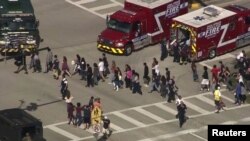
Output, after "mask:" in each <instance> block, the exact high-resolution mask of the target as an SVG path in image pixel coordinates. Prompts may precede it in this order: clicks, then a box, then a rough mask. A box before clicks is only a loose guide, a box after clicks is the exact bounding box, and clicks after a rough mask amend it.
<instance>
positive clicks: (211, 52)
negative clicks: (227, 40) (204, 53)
mask: <svg viewBox="0 0 250 141" xmlns="http://www.w3.org/2000/svg"><path fill="white" fill-rule="evenodd" d="M215 56H216V51H215V49H212V50H210V52H209V59H213V58H214V57H215Z"/></svg>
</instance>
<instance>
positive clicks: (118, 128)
mask: <svg viewBox="0 0 250 141" xmlns="http://www.w3.org/2000/svg"><path fill="white" fill-rule="evenodd" d="M110 128H112V129H115V130H116V131H120V130H124V129H123V128H121V127H120V126H117V125H115V124H114V123H110Z"/></svg>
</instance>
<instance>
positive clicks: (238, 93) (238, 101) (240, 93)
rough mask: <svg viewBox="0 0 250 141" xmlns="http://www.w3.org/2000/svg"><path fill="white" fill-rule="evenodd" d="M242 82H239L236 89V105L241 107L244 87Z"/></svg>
mask: <svg viewBox="0 0 250 141" xmlns="http://www.w3.org/2000/svg"><path fill="white" fill-rule="evenodd" d="M241 83H242V82H238V83H237V85H236V89H235V93H234V95H235V104H236V105H241V97H242V91H241V90H242V86H241Z"/></svg>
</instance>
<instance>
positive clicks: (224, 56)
mask: <svg viewBox="0 0 250 141" xmlns="http://www.w3.org/2000/svg"><path fill="white" fill-rule="evenodd" d="M228 58H236V56H235V55H233V54H231V53H227V54H224V55H221V56H217V57H215V58H213V59H208V60H205V61H202V62H200V63H199V64H200V65H202V66H206V67H207V68H209V69H212V68H213V67H212V66H209V65H208V64H206V63H209V62H214V61H219V60H223V59H228Z"/></svg>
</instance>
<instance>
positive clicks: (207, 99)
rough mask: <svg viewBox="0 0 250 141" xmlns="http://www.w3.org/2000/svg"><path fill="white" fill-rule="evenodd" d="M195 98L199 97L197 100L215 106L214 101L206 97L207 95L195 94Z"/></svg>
mask: <svg viewBox="0 0 250 141" xmlns="http://www.w3.org/2000/svg"><path fill="white" fill-rule="evenodd" d="M196 98H197V99H199V100H201V101H203V102H205V103H207V104H209V105H212V106H215V104H214V101H213V100H211V99H209V98H207V97H205V96H202V95H197V97H196Z"/></svg>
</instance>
